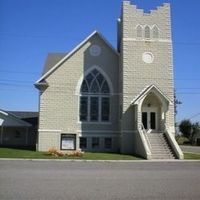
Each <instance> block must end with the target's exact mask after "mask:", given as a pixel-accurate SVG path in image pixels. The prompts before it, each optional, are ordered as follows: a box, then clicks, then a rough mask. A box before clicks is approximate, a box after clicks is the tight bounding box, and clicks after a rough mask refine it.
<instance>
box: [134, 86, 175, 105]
mask: <svg viewBox="0 0 200 200" xmlns="http://www.w3.org/2000/svg"><path fill="white" fill-rule="evenodd" d="M152 89H155V90H156V91H157V92H158V93H159V94H160V95H161V96H163V97H164V99H166V101H168V102H169V104H172V102H171V100H170V99H169V98H168V97H167V96H166V95H165V94H164V93H163V92H162V91H161V90H160V89H159V88H158V87H157V86H156V85H149V86H147V87H145V88H144V89H143V90H142V91H141V93H140V94H139V95H138V96H136V97H135V98H134V99H133V101H132V102H131V104H132V105H133V104H138V103H139V101H140V100H141V99H142V98H143V97H144V96H145V95H146V94H147V93H149V92H150V91H151V90H152Z"/></svg>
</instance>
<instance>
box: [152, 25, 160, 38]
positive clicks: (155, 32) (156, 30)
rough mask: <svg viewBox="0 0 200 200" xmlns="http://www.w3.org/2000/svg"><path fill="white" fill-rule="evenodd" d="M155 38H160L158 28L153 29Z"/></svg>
mask: <svg viewBox="0 0 200 200" xmlns="http://www.w3.org/2000/svg"><path fill="white" fill-rule="evenodd" d="M152 31H153V38H159V30H158V27H157V26H154V27H153V30H152Z"/></svg>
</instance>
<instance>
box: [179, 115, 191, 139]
mask: <svg viewBox="0 0 200 200" xmlns="http://www.w3.org/2000/svg"><path fill="white" fill-rule="evenodd" d="M179 129H180V131H181V133H182V134H183V136H184V137H186V138H188V139H189V140H191V134H192V123H191V122H190V120H189V119H184V120H182V121H181V123H180V124H179Z"/></svg>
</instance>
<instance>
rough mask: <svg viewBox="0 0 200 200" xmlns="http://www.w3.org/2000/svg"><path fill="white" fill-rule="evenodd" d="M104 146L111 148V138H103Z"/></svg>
mask: <svg viewBox="0 0 200 200" xmlns="http://www.w3.org/2000/svg"><path fill="white" fill-rule="evenodd" d="M104 147H105V149H111V148H112V138H105V140H104Z"/></svg>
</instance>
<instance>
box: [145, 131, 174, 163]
mask: <svg viewBox="0 0 200 200" xmlns="http://www.w3.org/2000/svg"><path fill="white" fill-rule="evenodd" d="M147 137H148V140H149V142H150V144H151V153H152V159H175V156H174V154H173V151H172V149H171V147H170V146H169V144H168V143H167V139H166V137H165V135H164V133H149V134H147Z"/></svg>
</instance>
